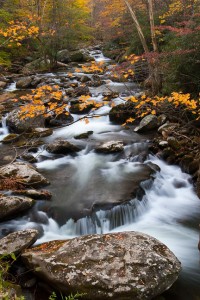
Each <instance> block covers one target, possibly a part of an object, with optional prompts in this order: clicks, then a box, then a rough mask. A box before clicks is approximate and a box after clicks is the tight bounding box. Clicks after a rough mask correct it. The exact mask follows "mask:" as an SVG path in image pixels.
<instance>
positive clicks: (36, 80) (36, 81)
mask: <svg viewBox="0 0 200 300" xmlns="http://www.w3.org/2000/svg"><path fill="white" fill-rule="evenodd" d="M41 81H42V78H40V77H37V76H35V77H33V78H32V81H31V87H32V88H36V87H37V86H38V85H39V84H40V83H41Z"/></svg>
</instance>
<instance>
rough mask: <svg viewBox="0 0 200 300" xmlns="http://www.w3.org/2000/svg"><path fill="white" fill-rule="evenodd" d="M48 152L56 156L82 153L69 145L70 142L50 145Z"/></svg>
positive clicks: (62, 141) (58, 142) (60, 141)
mask: <svg viewBox="0 0 200 300" xmlns="http://www.w3.org/2000/svg"><path fill="white" fill-rule="evenodd" d="M46 150H47V151H48V152H50V153H54V154H69V153H75V152H78V151H80V148H78V147H77V146H75V145H73V144H71V143H69V142H68V141H64V140H58V141H55V142H53V143H52V144H49V145H48V146H47V148H46Z"/></svg>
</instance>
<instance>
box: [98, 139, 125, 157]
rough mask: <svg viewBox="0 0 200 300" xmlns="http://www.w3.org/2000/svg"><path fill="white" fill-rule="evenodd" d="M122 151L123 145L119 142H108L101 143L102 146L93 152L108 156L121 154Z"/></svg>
mask: <svg viewBox="0 0 200 300" xmlns="http://www.w3.org/2000/svg"><path fill="white" fill-rule="evenodd" d="M123 150H124V144H123V142H121V141H110V142H106V143H103V144H102V145H100V146H98V147H96V149H95V151H96V152H98V153H104V154H110V153H116V152H121V151H123Z"/></svg>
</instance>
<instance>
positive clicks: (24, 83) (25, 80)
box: [16, 76, 32, 89]
mask: <svg viewBox="0 0 200 300" xmlns="http://www.w3.org/2000/svg"><path fill="white" fill-rule="evenodd" d="M31 82H32V77H31V76H27V77H22V78H20V79H19V80H18V81H17V83H16V87H17V88H18V89H26V88H28V87H30V86H31Z"/></svg>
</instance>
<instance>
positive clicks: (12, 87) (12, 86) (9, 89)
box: [5, 82, 17, 92]
mask: <svg viewBox="0 0 200 300" xmlns="http://www.w3.org/2000/svg"><path fill="white" fill-rule="evenodd" d="M16 90H17V88H16V82H12V83H10V84H9V85H8V86H7V88H6V89H5V92H14V91H16Z"/></svg>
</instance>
